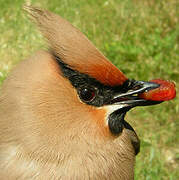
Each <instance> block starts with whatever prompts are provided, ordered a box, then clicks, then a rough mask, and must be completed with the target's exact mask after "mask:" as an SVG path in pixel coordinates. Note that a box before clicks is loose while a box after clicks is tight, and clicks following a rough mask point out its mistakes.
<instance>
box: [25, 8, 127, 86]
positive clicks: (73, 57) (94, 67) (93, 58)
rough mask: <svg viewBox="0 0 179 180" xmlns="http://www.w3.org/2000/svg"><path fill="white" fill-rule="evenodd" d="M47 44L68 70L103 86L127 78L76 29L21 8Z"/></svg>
mask: <svg viewBox="0 0 179 180" xmlns="http://www.w3.org/2000/svg"><path fill="white" fill-rule="evenodd" d="M24 9H25V10H26V11H27V12H28V13H29V14H30V15H31V17H32V19H33V20H34V21H35V22H36V24H37V25H38V26H39V28H40V30H41V32H42V33H43V35H44V36H45V37H46V38H47V40H48V41H49V43H50V46H51V49H52V51H53V52H54V53H55V55H57V56H58V57H59V58H60V59H61V60H62V61H63V62H64V63H66V64H68V65H69V66H70V67H71V68H73V69H75V70H78V71H80V72H81V73H85V74H88V75H90V76H92V77H93V78H95V79H97V80H99V81H100V82H102V83H103V84H106V85H111V86H115V85H121V84H123V82H124V81H126V80H127V78H126V77H125V76H124V74H123V73H122V72H121V71H120V70H118V69H117V68H116V67H115V66H114V65H113V64H112V63H111V62H110V61H109V60H108V59H107V58H106V57H105V56H104V55H103V54H102V53H101V52H100V51H99V50H98V49H97V48H96V47H95V46H94V45H93V44H92V43H91V42H90V41H89V40H88V38H87V37H86V36H85V35H84V34H82V33H81V32H80V31H79V30H78V29H77V28H75V27H74V26H73V25H71V24H70V23H69V22H68V21H66V20H64V19H63V18H61V17H60V16H58V15H56V14H53V13H51V12H49V11H46V10H42V9H40V8H36V7H32V6H24Z"/></svg>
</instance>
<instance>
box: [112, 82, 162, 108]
mask: <svg viewBox="0 0 179 180" xmlns="http://www.w3.org/2000/svg"><path fill="white" fill-rule="evenodd" d="M159 86H160V85H159V84H157V83H154V82H145V81H136V80H128V82H127V87H126V85H125V92H122V93H121V92H120V93H116V94H115V95H114V96H113V98H112V100H111V102H110V104H113V105H115V104H116V105H123V104H125V105H127V107H129V108H132V107H135V106H148V105H154V104H159V103H161V102H162V101H151V100H146V99H144V98H140V97H139V95H140V94H142V93H144V92H149V91H150V90H153V89H156V88H158V87H159Z"/></svg>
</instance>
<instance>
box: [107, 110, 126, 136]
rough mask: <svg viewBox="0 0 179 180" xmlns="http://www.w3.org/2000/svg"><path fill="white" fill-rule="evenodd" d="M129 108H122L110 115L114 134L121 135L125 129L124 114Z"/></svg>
mask: <svg viewBox="0 0 179 180" xmlns="http://www.w3.org/2000/svg"><path fill="white" fill-rule="evenodd" d="M128 110H129V108H122V109H119V110H117V111H114V112H113V113H111V114H110V115H109V117H108V125H109V129H110V131H111V133H112V134H113V135H119V134H120V133H122V131H123V129H124V116H125V115H126V112H127V111H128Z"/></svg>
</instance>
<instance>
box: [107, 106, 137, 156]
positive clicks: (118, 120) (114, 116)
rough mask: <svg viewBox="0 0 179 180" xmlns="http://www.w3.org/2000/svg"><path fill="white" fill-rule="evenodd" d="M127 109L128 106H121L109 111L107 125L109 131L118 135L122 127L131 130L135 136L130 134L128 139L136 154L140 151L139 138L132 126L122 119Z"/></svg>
mask: <svg viewBox="0 0 179 180" xmlns="http://www.w3.org/2000/svg"><path fill="white" fill-rule="evenodd" d="M129 110H130V108H122V109H119V110H117V111H114V112H113V113H111V114H110V115H109V118H108V126H109V129H110V131H111V133H112V134H113V135H115V136H118V135H120V134H121V133H122V131H123V129H124V128H125V129H128V130H130V131H132V132H133V133H134V135H135V136H130V140H131V144H132V146H133V148H134V151H135V155H137V154H138V153H139V151H140V140H139V139H138V137H137V134H136V132H135V131H134V129H133V128H132V126H131V125H130V124H129V123H127V122H126V121H125V120H124V117H125V115H126V113H127V111H129Z"/></svg>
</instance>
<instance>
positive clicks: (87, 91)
mask: <svg viewBox="0 0 179 180" xmlns="http://www.w3.org/2000/svg"><path fill="white" fill-rule="evenodd" d="M95 95H96V94H95V89H93V88H83V89H80V91H79V96H80V99H81V100H83V101H85V102H90V101H92V100H93V99H94V98H95Z"/></svg>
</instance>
